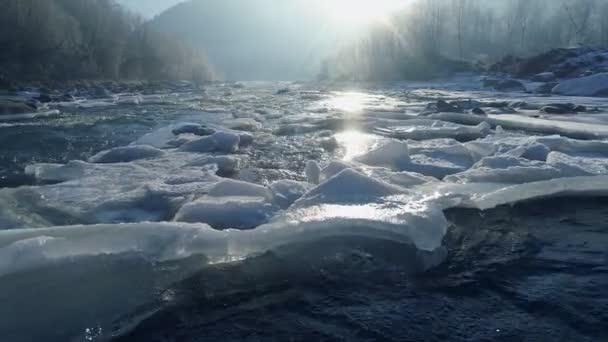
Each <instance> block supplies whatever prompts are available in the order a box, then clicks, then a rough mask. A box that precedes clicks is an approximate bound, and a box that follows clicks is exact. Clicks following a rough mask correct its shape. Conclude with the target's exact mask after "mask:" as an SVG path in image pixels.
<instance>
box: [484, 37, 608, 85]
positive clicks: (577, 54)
mask: <svg viewBox="0 0 608 342" xmlns="http://www.w3.org/2000/svg"><path fill="white" fill-rule="evenodd" d="M488 71H489V76H488V77H487V78H486V79H485V80H484V86H485V87H488V88H493V89H495V90H497V91H526V92H530V93H536V94H545V95H550V94H555V95H566V96H598V97H606V96H608V49H597V48H590V47H577V48H568V49H554V50H551V51H548V52H545V53H542V54H539V55H536V56H532V57H528V58H519V57H513V56H508V57H505V58H504V59H503V60H501V61H499V62H498V63H496V64H494V65H492V66H491V67H490V68H489V70H488Z"/></svg>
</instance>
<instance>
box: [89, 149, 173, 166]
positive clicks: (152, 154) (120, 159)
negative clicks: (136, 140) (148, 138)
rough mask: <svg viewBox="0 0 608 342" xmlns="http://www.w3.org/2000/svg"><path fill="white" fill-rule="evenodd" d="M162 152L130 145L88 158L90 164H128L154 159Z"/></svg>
mask: <svg viewBox="0 0 608 342" xmlns="http://www.w3.org/2000/svg"><path fill="white" fill-rule="evenodd" d="M164 153H165V152H163V151H162V150H159V149H157V148H154V147H152V146H147V145H130V146H124V147H117V148H113V149H110V150H107V151H102V152H99V153H97V154H96V155H94V156H92V157H91V158H89V162H91V163H100V164H105V163H108V164H109V163H128V162H132V161H135V160H140V159H147V158H156V157H160V156H162V155H163V154H164Z"/></svg>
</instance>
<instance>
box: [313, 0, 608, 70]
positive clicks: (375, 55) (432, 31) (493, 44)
mask: <svg viewBox="0 0 608 342" xmlns="http://www.w3.org/2000/svg"><path fill="white" fill-rule="evenodd" d="M606 18H608V1H606V0H501V1H488V0H413V1H411V2H409V4H408V6H407V7H406V8H405V9H404V10H403V11H402V12H400V13H398V14H396V15H394V16H393V17H392V18H391V19H390V20H389V21H387V22H383V23H378V25H376V27H375V28H374V29H372V30H370V32H369V33H368V34H367V35H366V36H365V37H363V38H361V39H360V40H359V41H358V42H357V43H356V44H354V45H353V46H351V47H350V48H348V49H345V50H342V51H341V52H340V53H338V54H336V55H335V56H334V57H333V58H331V59H329V60H328V61H327V62H326V63H325V65H324V68H323V70H322V76H323V77H325V78H339V79H340V78H341V79H404V78H406V79H417V78H429V77H432V76H434V75H437V74H440V73H441V72H442V71H445V70H446V69H453V68H454V63H453V62H448V61H447V60H446V59H451V60H463V61H468V62H477V63H481V64H485V65H488V64H491V63H493V62H495V61H497V60H499V59H502V58H503V57H505V56H508V55H515V56H530V55H535V54H538V53H542V52H544V51H548V50H550V49H553V48H560V47H573V46H580V45H585V46H591V47H593V46H602V45H603V46H606V45H608V20H606ZM456 64H457V65H456V69H458V67H459V66H462V65H461V64H460V63H456Z"/></svg>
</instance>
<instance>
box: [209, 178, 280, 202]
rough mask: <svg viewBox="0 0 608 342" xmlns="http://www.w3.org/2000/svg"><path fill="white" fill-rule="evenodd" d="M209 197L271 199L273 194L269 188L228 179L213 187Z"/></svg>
mask: <svg viewBox="0 0 608 342" xmlns="http://www.w3.org/2000/svg"><path fill="white" fill-rule="evenodd" d="M209 196H212V197H225V196H238V197H260V198H265V199H270V198H272V193H271V191H270V190H269V189H268V188H266V187H263V186H261V185H257V184H253V183H248V182H242V181H237V180H232V179H227V180H224V181H221V182H219V183H217V184H215V185H213V186H212V187H211V189H209Z"/></svg>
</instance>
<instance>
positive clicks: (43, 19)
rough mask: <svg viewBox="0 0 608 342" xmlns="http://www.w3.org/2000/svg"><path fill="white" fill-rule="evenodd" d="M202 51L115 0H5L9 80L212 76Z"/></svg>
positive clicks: (1, 44)
mask: <svg viewBox="0 0 608 342" xmlns="http://www.w3.org/2000/svg"><path fill="white" fill-rule="evenodd" d="M211 75H212V74H211V71H210V70H209V68H208V67H207V65H206V63H205V61H204V58H203V56H201V55H200V53H199V52H197V50H194V49H191V48H189V47H188V46H186V45H185V44H183V43H181V42H180V41H179V40H176V39H175V37H170V36H167V35H164V34H161V33H159V32H155V31H154V30H152V29H150V27H149V25H148V24H146V23H144V22H143V20H142V19H141V18H139V17H138V16H136V15H134V14H131V13H130V12H128V11H126V10H125V9H123V8H122V7H121V6H119V5H118V4H117V3H115V2H114V0H44V1H41V0H3V1H2V10H1V11H0V78H2V79H4V80H5V81H33V80H34V81H44V80H76V79H196V80H203V79H209V78H211Z"/></svg>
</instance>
